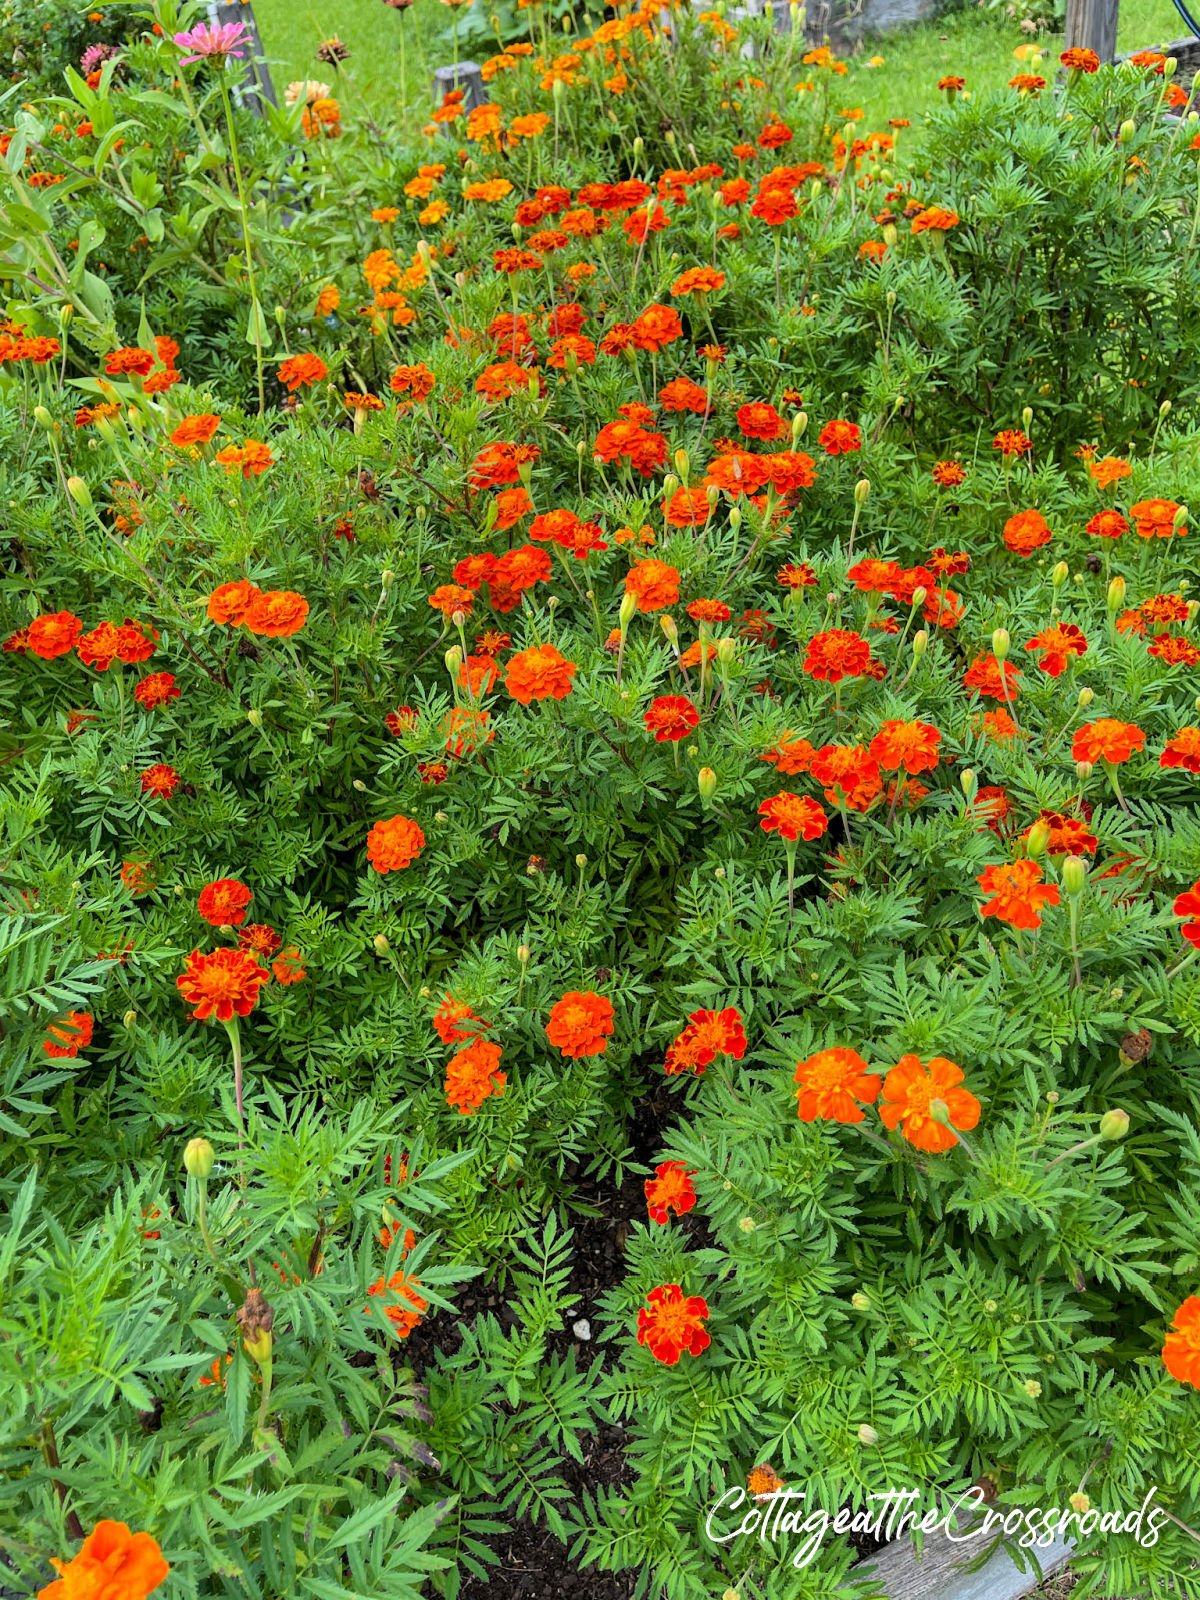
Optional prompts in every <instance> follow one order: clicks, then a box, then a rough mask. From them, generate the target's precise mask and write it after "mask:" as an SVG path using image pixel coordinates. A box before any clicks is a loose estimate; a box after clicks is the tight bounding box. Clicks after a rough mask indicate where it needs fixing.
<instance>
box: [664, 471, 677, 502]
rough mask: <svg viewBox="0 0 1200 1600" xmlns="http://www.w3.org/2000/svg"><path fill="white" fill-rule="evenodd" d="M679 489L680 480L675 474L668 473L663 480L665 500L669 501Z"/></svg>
mask: <svg viewBox="0 0 1200 1600" xmlns="http://www.w3.org/2000/svg"><path fill="white" fill-rule="evenodd" d="M678 487H679V479H678V478H677V477H676V476H675V474H674V473H673V472H668V473H667V475H666V477H665V478H664V479H663V499H664V500H669V499H670V498H671V496H672V495H673V494H674V493H675V491H676V489H678Z"/></svg>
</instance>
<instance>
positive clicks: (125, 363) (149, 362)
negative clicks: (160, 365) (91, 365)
mask: <svg viewBox="0 0 1200 1600" xmlns="http://www.w3.org/2000/svg"><path fill="white" fill-rule="evenodd" d="M157 360H158V358H157V356H155V355H152V354H151V352H150V351H149V350H142V349H141V348H140V347H139V346H137V345H126V346H125V347H124V348H123V349H121V350H114V351H113V352H112V353H111V354H110V355H107V356H105V358H104V370H105V372H107V373H108V374H109V376H110V377H114V378H116V377H124V376H126V375H132V376H134V377H138V378H144V377H145V376H146V375H147V373H149V372H150V371H151V370H152V368H153V367H154V366H155V365H156V364H157Z"/></svg>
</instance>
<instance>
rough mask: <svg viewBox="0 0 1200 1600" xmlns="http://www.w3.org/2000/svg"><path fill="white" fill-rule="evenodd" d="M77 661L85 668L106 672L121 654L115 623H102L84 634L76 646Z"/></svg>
mask: <svg viewBox="0 0 1200 1600" xmlns="http://www.w3.org/2000/svg"><path fill="white" fill-rule="evenodd" d="M77 648H78V651H79V659H80V661H82V662H83V664H84V666H85V667H95V669H96V671H97V672H107V671H108V669H109V667H111V666H112V664H113V662H114V661H116V660H117V659H118V657H119V656H120V653H121V635H120V630H119V629H118V627H117V625H116V623H115V622H102V623H101V624H100V625H99V627H97V628H93V629H92V631H91V632H90V633H85V634H84V636H83V638H82V639H80V641H79V644H78V647H77Z"/></svg>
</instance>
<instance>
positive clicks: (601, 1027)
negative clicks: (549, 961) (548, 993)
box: [546, 989, 613, 1059]
mask: <svg viewBox="0 0 1200 1600" xmlns="http://www.w3.org/2000/svg"><path fill="white" fill-rule="evenodd" d="M612 1031H613V1008H612V1001H611V1000H606V999H605V997H604V996H603V995H601V994H597V993H596V992H595V990H594V989H587V990H582V991H581V990H579V989H571V990H569V991H568V992H567V993H566V994H564V995H563V997H562V999H561V1000H558V1001H556V1002H555V1004H554V1006H553V1008H552V1009H551V1012H550V1017H549V1020H548V1021H547V1023H546V1037H547V1039H549V1041H550V1043H551V1044H552V1045H554V1046H555V1048H556V1049H558V1050H561V1051H562V1053H563V1055H564V1056H567V1057H568V1058H570V1059H579V1058H580V1057H583V1056H602V1055H603V1054H604V1052H605V1050H607V1049H608V1039H609V1036H610V1035H611V1034H612Z"/></svg>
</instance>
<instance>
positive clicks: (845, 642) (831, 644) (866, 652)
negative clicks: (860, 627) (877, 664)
mask: <svg viewBox="0 0 1200 1600" xmlns="http://www.w3.org/2000/svg"><path fill="white" fill-rule="evenodd" d="M870 662H871V646H870V645H869V644H868V643H867V641H866V640H865V639H864V638H863V637H862V635H861V634H858V633H851V632H849V631H847V630H846V629H845V628H829V629H827V630H826V631H825V632H824V633H817V634H814V635H813V637H812V638H811V639H810V640H809V642H808V653H807V655H806V656H805V658H804V671H805V672H807V673H808V674H809V676H810V677H812V678H816V679H818V680H819V681H821V682H823V683H840V682H841V681H842V679H843V678H861V677H864V676H865V675H866V673H867V672H868V670H869V668H870Z"/></svg>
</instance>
